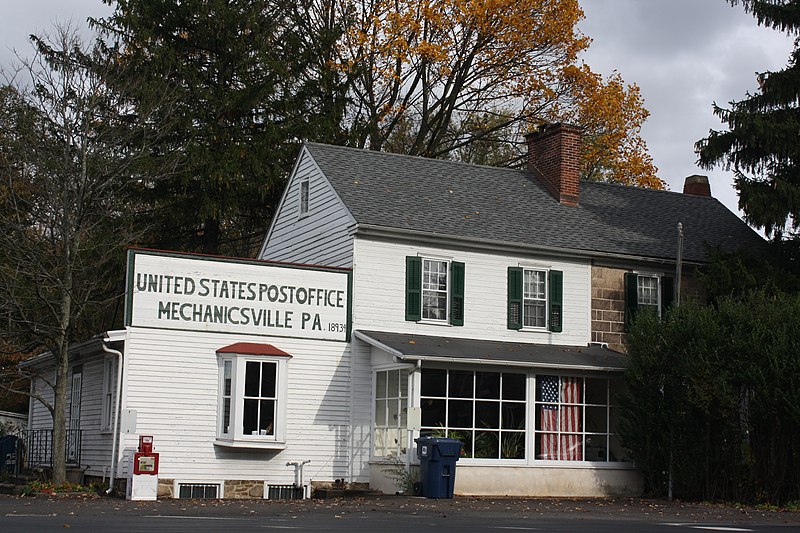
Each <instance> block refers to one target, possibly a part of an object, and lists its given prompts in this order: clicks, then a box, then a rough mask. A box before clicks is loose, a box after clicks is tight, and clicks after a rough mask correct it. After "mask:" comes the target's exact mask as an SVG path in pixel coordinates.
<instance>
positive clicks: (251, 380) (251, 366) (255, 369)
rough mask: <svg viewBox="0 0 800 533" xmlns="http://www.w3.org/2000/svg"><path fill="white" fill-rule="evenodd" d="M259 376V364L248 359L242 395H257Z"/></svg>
mask: <svg viewBox="0 0 800 533" xmlns="http://www.w3.org/2000/svg"><path fill="white" fill-rule="evenodd" d="M260 377H261V365H260V364H259V363H256V362H254V361H248V362H247V363H246V366H245V373H244V395H245V396H258V381H259V378H260Z"/></svg>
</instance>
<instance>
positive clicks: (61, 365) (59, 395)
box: [52, 336, 69, 485]
mask: <svg viewBox="0 0 800 533" xmlns="http://www.w3.org/2000/svg"><path fill="white" fill-rule="evenodd" d="M59 352H60V353H58V354H54V355H55V356H56V357H55V359H56V383H55V390H54V391H53V392H54V396H55V397H54V401H53V408H54V410H53V449H52V453H53V483H54V484H56V485H62V484H64V483H66V482H67V379H68V377H69V352H68V346H67V342H66V338H65V337H64V336H62V340H61V343H60V345H59Z"/></svg>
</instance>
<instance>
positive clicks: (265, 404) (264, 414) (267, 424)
mask: <svg viewBox="0 0 800 533" xmlns="http://www.w3.org/2000/svg"><path fill="white" fill-rule="evenodd" d="M258 429H259V434H260V435H274V434H275V400H261V416H260V417H259V421H258Z"/></svg>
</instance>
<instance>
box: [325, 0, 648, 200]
mask: <svg viewBox="0 0 800 533" xmlns="http://www.w3.org/2000/svg"><path fill="white" fill-rule="evenodd" d="M338 9H339V15H340V17H341V18H342V20H345V21H347V29H346V30H345V32H344V34H343V36H342V39H341V41H340V46H339V49H338V66H339V67H340V68H341V69H342V72H345V73H346V77H347V78H348V81H349V83H348V86H349V87H350V97H351V104H350V106H349V108H348V113H347V119H346V124H345V129H347V130H348V131H349V134H350V142H351V144H354V145H356V146H359V147H364V148H369V149H373V150H387V151H396V152H403V153H409V154H415V155H422V156H427V157H439V158H458V159H462V158H464V157H465V156H466V160H468V161H472V157H473V156H476V155H477V160H476V161H474V162H481V163H483V162H490V163H492V164H498V163H501V164H511V165H513V164H515V163H519V161H520V160H521V155H522V154H521V150H522V148H521V147H522V145H523V140H522V139H523V135H524V134H525V133H526V132H527V131H530V130H531V129H533V128H535V127H536V126H537V125H538V124H540V123H542V122H553V121H569V122H573V123H577V124H580V125H582V126H584V127H585V128H586V133H587V135H586V137H585V149H584V168H585V172H584V176H585V177H586V178H588V179H602V180H608V181H617V182H622V183H626V184H635V185H640V186H645V187H654V188H663V186H664V183H663V182H662V181H661V180H659V179H658V178H657V177H656V176H655V172H656V169H655V167H654V166H653V163H652V160H651V158H650V156H649V154H648V153H647V148H646V145H645V143H644V141H643V140H642V139H641V137H640V135H639V133H640V128H641V124H642V123H643V121H644V120H645V119H646V117H647V111H646V110H645V109H644V107H643V102H642V99H641V96H640V95H639V90H638V88H637V87H636V86H635V85H634V86H627V87H626V86H625V85H624V82H623V81H622V78H621V77H620V76H619V74H614V75H612V76H611V77H610V78H608V80H607V81H604V80H603V79H602V77H600V76H598V75H596V74H594V73H592V72H591V70H590V69H589V67H588V66H586V65H585V64H580V63H579V61H578V55H579V53H580V52H581V51H583V50H585V49H586V48H587V47H588V46H589V39H588V38H587V37H586V36H584V35H582V34H581V33H580V32H579V31H578V30H577V28H576V24H577V23H578V21H579V20H580V19H581V18H582V17H583V12H582V10H581V9H580V6H579V5H578V2H577V0H526V1H525V2H521V1H519V0H436V1H433V0H369V1H364V2H361V3H359V4H357V5H354V4H350V3H339V8H338ZM509 142H511V143H512V145H513V143H516V144H517V146H516V147H515V149H512V150H509V149H508V146H509V144H508V143H509ZM476 145H477V146H478V147H479V148H477V149H474V148H475V146H476ZM487 150H488V152H487Z"/></svg>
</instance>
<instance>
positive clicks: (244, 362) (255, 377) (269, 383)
mask: <svg viewBox="0 0 800 533" xmlns="http://www.w3.org/2000/svg"><path fill="white" fill-rule="evenodd" d="M217 354H218V356H219V403H218V405H219V414H218V419H217V443H218V444H224V445H228V446H243V447H255V448H258V447H274V446H275V445H276V444H280V443H283V442H285V436H286V425H285V420H286V376H287V371H286V365H287V362H288V360H289V358H290V357H291V356H290V355H289V354H287V353H285V352H282V351H281V350H278V349H277V348H275V347H274V346H271V345H269V344H252V343H239V344H234V345H232V346H229V347H227V348H222V349H221V350H218V351H217Z"/></svg>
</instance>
